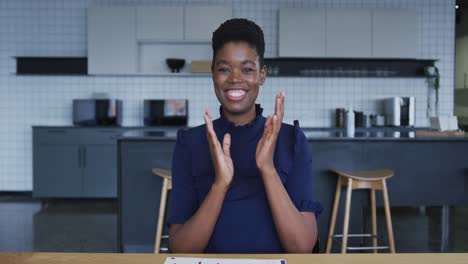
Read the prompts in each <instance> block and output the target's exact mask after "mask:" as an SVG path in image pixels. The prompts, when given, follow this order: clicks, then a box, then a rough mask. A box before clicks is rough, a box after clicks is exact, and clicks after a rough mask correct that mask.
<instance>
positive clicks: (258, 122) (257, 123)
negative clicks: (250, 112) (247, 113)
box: [219, 104, 265, 132]
mask: <svg viewBox="0 0 468 264" xmlns="http://www.w3.org/2000/svg"><path fill="white" fill-rule="evenodd" d="M262 113H263V108H262V107H261V106H260V104H255V118H254V119H253V120H252V121H251V122H250V123H247V124H245V125H241V126H236V124H234V122H231V121H229V120H228V119H227V118H226V116H225V115H224V113H223V107H222V106H220V107H219V115H220V117H219V119H220V125H221V127H222V128H224V130H226V132H234V131H236V132H237V131H247V130H253V131H256V130H257V129H249V128H258V127H261V126H262V125H263V123H264V119H265V118H264V117H263V116H262Z"/></svg>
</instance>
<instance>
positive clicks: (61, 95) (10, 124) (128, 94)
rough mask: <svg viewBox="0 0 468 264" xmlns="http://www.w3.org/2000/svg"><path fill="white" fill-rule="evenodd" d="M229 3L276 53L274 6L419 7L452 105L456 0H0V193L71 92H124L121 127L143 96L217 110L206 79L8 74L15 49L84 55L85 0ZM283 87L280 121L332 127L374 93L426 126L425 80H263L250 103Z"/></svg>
mask: <svg viewBox="0 0 468 264" xmlns="http://www.w3.org/2000/svg"><path fill="white" fill-rule="evenodd" d="M184 4H190V5H208V4H210V5H213V4H214V5H216V4H219V5H223V4H225V5H230V6H232V8H233V14H234V16H235V17H246V18H248V19H252V20H254V21H255V22H257V23H258V24H259V25H260V26H261V27H262V28H263V30H264V33H265V41H266V54H265V57H275V56H277V52H278V45H277V39H278V35H277V27H278V23H277V19H278V8H279V7H303V8H357V9H359V8H375V9H410V10H414V11H416V12H417V13H418V29H419V32H418V51H419V57H420V58H431V59H433V58H434V59H438V60H439V61H438V62H437V64H436V65H437V66H438V67H439V70H440V75H441V86H440V114H452V113H453V86H454V41H455V22H454V21H455V8H454V7H455V0H347V1H343V0H310V1H307V0H302V1H299V0H298V1H295V0H289V1H280V0H273V1H241V0H239V1H221V0H219V1H169V0H166V1H156V0H155V1H149V0H148V1H130V0H127V1H125V0H112V1H111V0H107V1H91V0H74V1H63V0H41V1H37V0H2V1H0V36H2V37H1V40H0V94H1V95H0V120H1V121H2V126H1V127H0V191H30V190H31V188H32V129H31V126H33V125H71V124H72V99H75V98H87V97H90V96H91V94H92V93H95V92H104V93H108V94H110V95H111V96H112V97H115V98H118V99H122V100H123V108H124V120H123V125H125V126H141V125H142V124H143V99H151V98H154V99H158V98H167V99H170V98H187V99H189V101H190V102H189V107H190V108H189V125H190V126H196V125H199V124H202V123H203V111H204V109H205V108H206V107H209V108H210V109H211V110H212V112H213V113H214V115H215V116H217V115H218V110H217V109H218V102H217V99H216V97H215V96H214V93H213V88H212V82H211V78H210V77H207V76H205V77H201V76H196V77H187V76H184V77H167V76H166V77H156V76H125V77H109V76H106V77H103V76H76V77H74V76H65V77H64V76H16V75H15V71H16V64H15V59H14V57H15V56H81V57H83V56H86V54H87V51H86V50H87V47H86V46H87V36H86V27H87V22H86V9H87V7H89V6H92V5H98V6H110V5H184ZM282 90H283V91H285V93H286V113H285V122H287V123H292V121H293V120H294V119H299V120H300V123H301V126H303V127H328V126H332V125H333V120H334V118H333V117H334V116H333V113H334V112H333V111H334V108H337V107H347V106H348V105H349V104H352V105H353V108H354V109H355V110H359V111H364V112H368V113H376V112H381V109H380V105H379V104H378V101H377V100H379V99H383V98H385V97H390V96H414V97H416V126H426V125H427V124H428V122H427V117H426V106H427V98H428V88H427V84H426V82H425V79H424V78H316V77H314V78H280V77H270V78H267V80H266V82H265V84H264V85H263V87H262V88H261V91H260V96H259V98H258V102H259V103H261V104H262V106H263V108H264V114H265V115H267V114H269V113H272V111H273V109H274V95H275V94H276V93H278V92H279V91H282Z"/></svg>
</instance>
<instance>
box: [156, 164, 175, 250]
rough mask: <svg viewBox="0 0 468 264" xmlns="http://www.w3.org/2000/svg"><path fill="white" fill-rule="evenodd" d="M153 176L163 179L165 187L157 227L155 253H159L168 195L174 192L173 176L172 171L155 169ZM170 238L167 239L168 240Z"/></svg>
mask: <svg viewBox="0 0 468 264" xmlns="http://www.w3.org/2000/svg"><path fill="white" fill-rule="evenodd" d="M152 172H153V174H154V175H156V176H159V177H161V178H163V185H162V188H161V201H160V203H159V216H158V224H157V226H156V238H155V241H154V253H159V250H160V247H161V239H162V238H163V236H162V231H163V226H164V214H165V213H166V204H167V193H168V192H169V191H170V190H172V174H171V172H170V171H168V170H165V169H161V168H154V169H153V170H152ZM168 237H169V236H167V237H165V238H168Z"/></svg>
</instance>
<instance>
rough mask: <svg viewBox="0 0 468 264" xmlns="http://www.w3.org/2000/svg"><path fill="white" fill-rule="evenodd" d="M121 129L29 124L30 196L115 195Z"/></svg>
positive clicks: (92, 196)
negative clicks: (31, 192) (31, 146)
mask: <svg viewBox="0 0 468 264" xmlns="http://www.w3.org/2000/svg"><path fill="white" fill-rule="evenodd" d="M122 131H123V130H122V129H118V128H116V129H114V128H107V129H96V128H41V127H37V128H36V127H35V128H33V175H34V176H33V186H34V187H33V196H34V197H44V198H45V197H47V198H83V197H88V198H114V197H117V154H116V152H117V149H116V148H117V147H116V137H117V135H118V134H120V133H121V132H122Z"/></svg>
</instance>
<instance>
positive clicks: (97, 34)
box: [88, 7, 137, 74]
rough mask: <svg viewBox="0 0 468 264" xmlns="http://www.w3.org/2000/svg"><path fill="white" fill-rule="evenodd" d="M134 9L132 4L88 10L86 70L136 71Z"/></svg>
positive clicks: (120, 72) (90, 71)
mask: <svg viewBox="0 0 468 264" xmlns="http://www.w3.org/2000/svg"><path fill="white" fill-rule="evenodd" d="M135 24H136V10H135V8H133V7H92V8H89V9H88V73H89V74H132V73H136V72H137V42H136V25H135Z"/></svg>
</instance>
